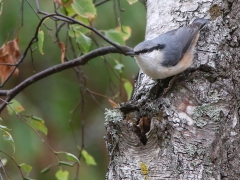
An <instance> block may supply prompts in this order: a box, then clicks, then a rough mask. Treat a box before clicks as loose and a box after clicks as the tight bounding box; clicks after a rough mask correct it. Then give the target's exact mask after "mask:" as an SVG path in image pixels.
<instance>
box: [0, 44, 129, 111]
mask: <svg viewBox="0 0 240 180" xmlns="http://www.w3.org/2000/svg"><path fill="white" fill-rule="evenodd" d="M119 47H120V48H121V51H120V50H119V49H117V48H116V47H112V46H107V47H102V48H99V49H96V50H93V51H91V52H89V53H87V54H85V55H83V56H81V57H79V58H76V59H74V60H71V61H68V62H65V63H63V64H58V65H55V66H52V67H50V68H48V69H46V70H44V71H41V72H39V73H37V74H34V75H33V76H31V77H29V78H27V79H26V80H24V81H23V82H21V83H20V84H19V85H17V86H15V87H14V88H13V89H11V90H5V91H0V95H1V94H2V95H5V94H7V98H6V99H5V101H6V102H9V101H11V99H12V98H14V97H15V96H16V95H17V94H18V93H20V92H21V91H22V90H23V89H25V88H26V87H28V86H29V85H31V84H33V83H35V82H37V81H38V80H40V79H43V78H45V77H48V76H50V75H52V74H55V73H58V72H61V71H63V70H65V69H69V68H72V67H75V66H79V65H84V64H86V63H87V62H88V61H89V60H91V59H93V58H95V57H98V56H103V55H106V54H109V53H120V54H124V53H126V52H128V51H132V49H131V48H129V47H127V46H119ZM6 102H3V103H2V104H1V105H0V112H1V111H2V110H3V109H4V108H5V106H6V105H7V103H6Z"/></svg>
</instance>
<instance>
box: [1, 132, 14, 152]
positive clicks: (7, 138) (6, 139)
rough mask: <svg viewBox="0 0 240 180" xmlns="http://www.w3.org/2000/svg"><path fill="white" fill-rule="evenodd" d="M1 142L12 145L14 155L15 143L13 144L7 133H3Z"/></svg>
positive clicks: (10, 136)
mask: <svg viewBox="0 0 240 180" xmlns="http://www.w3.org/2000/svg"><path fill="white" fill-rule="evenodd" d="M3 140H5V141H7V142H9V143H10V144H11V145H12V147H13V153H15V143H14V140H13V138H12V135H11V134H10V133H9V132H7V131H3Z"/></svg>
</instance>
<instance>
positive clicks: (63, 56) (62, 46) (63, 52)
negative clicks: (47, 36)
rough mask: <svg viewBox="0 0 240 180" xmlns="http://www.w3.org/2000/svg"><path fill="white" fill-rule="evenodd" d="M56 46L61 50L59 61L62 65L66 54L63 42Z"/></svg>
mask: <svg viewBox="0 0 240 180" xmlns="http://www.w3.org/2000/svg"><path fill="white" fill-rule="evenodd" d="M58 45H59V47H60V50H61V61H62V63H64V62H65V53H66V48H65V44H64V43H63V42H59V43H58Z"/></svg>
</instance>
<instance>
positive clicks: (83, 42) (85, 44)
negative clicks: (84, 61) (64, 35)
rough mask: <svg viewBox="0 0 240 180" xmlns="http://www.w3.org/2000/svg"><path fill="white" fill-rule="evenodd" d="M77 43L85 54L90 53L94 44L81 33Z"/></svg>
mask: <svg viewBox="0 0 240 180" xmlns="http://www.w3.org/2000/svg"><path fill="white" fill-rule="evenodd" d="M76 42H77V43H78V44H79V45H80V47H81V48H82V50H83V52H84V53H87V52H89V49H90V47H91V44H92V40H91V39H90V38H89V37H87V36H85V35H84V34H82V33H80V35H79V36H78V38H77V39H76Z"/></svg>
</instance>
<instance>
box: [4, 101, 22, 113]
mask: <svg viewBox="0 0 240 180" xmlns="http://www.w3.org/2000/svg"><path fill="white" fill-rule="evenodd" d="M7 110H8V113H9V114H10V115H13V114H14V113H15V112H17V113H20V112H22V111H24V108H23V107H22V105H21V104H20V103H19V102H18V101H17V100H16V99H13V100H11V102H10V103H9V104H8V106H7Z"/></svg>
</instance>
